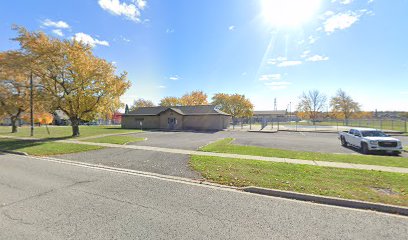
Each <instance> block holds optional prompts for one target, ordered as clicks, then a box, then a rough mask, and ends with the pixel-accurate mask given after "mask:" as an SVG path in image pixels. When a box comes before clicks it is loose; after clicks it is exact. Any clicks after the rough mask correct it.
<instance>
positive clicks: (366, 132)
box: [361, 131, 387, 137]
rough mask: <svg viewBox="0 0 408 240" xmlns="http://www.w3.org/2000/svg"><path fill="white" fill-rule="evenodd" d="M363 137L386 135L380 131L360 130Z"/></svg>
mask: <svg viewBox="0 0 408 240" xmlns="http://www.w3.org/2000/svg"><path fill="white" fill-rule="evenodd" d="M361 134H362V135H363V137H387V135H386V134H385V133H383V132H381V131H362V132H361Z"/></svg>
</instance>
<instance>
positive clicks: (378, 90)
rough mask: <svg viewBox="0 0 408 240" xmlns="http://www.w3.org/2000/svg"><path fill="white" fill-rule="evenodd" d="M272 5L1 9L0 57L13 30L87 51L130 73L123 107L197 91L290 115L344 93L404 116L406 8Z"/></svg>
mask: <svg viewBox="0 0 408 240" xmlns="http://www.w3.org/2000/svg"><path fill="white" fill-rule="evenodd" d="M270 1H271V2H269V3H268V2H267V1H265V0H259V1H257V0H253V1H247V0H223V1H219V0H206V1H198V0H197V1H192V0H172V1H166V0H161V1H159V0H146V1H143V0H99V1H98V0H94V1H93V0H70V1H55V0H36V1H28V0H27V1H20V0H15V1H2V2H1V3H0V34H1V41H0V50H8V49H14V48H17V47H18V45H17V44H16V43H14V42H13V41H11V40H10V39H11V38H13V37H14V36H15V32H14V31H12V30H11V25H12V24H18V25H22V26H25V27H27V28H28V29H29V30H41V31H44V32H46V33H48V34H50V35H52V36H54V37H59V38H72V37H75V38H77V39H79V40H82V41H85V42H87V43H89V44H92V45H94V52H95V54H96V55H98V56H100V57H102V58H106V59H107V60H109V61H112V62H114V63H115V64H116V66H117V68H118V71H124V70H125V71H127V72H128V73H129V75H128V76H129V79H130V80H131V82H132V87H131V89H129V91H128V92H127V93H126V95H125V96H123V98H122V100H123V101H124V102H126V103H129V104H130V103H132V102H133V100H134V99H135V98H145V99H151V100H153V101H154V102H156V103H158V102H159V100H160V99H161V98H162V97H165V96H181V95H182V94H183V93H185V92H187V91H192V90H197V89H199V90H203V91H205V92H206V93H208V95H209V96H210V97H211V96H212V95H213V94H215V93H218V92H225V93H240V94H245V95H246V96H247V97H249V98H250V99H251V101H252V102H253V103H254V104H255V109H258V110H266V109H272V108H273V101H274V98H276V99H277V103H278V108H279V109H286V108H287V106H288V104H289V103H290V102H291V103H292V109H294V108H295V107H294V106H295V105H296V102H297V99H298V96H299V95H300V94H301V93H302V92H303V91H307V90H309V89H318V90H320V91H322V92H324V93H325V94H327V96H328V97H330V96H332V95H333V94H334V93H335V92H336V90H337V89H339V88H342V89H343V90H345V91H346V92H348V93H349V94H350V95H351V96H352V97H353V98H354V99H355V100H357V101H359V102H360V103H361V104H362V107H363V109H364V110H374V109H378V110H405V111H407V110H408V57H407V56H408V24H407V23H408V0H393V1H385V0H327V1H323V0H321V1H320V0H308V1H302V0H286V1H283V0H282V1H280V0H270ZM282 2H289V4H282ZM304 2H308V3H307V4H305V3H304ZM275 10H276V11H275Z"/></svg>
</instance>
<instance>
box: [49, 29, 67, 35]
mask: <svg viewBox="0 0 408 240" xmlns="http://www.w3.org/2000/svg"><path fill="white" fill-rule="evenodd" d="M52 32H53V33H54V34H55V35H58V36H60V37H63V36H64V33H63V32H62V30H61V29H54V30H52Z"/></svg>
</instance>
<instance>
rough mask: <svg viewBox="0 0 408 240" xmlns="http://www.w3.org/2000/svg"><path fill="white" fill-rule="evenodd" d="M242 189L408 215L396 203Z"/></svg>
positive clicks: (254, 188) (275, 195)
mask: <svg viewBox="0 0 408 240" xmlns="http://www.w3.org/2000/svg"><path fill="white" fill-rule="evenodd" d="M242 190H243V191H244V192H249V193H255V194H261V195H267V196H273V197H281V198H289V199H295V200H301V201H306V202H315V203H320V204H326V205H334V206H340V207H348V208H356V209H363V210H374V211H377V212H383V213H391V214H398V215H403V216H408V208H406V207H400V206H395V205H386V204H380V203H370V202H364V201H358V200H349V199H342V198H335V197H325V196H318V195H312V194H303V193H296V192H290V191H282V190H275V189H269V188H259V187H253V186H251V187H245V188H242Z"/></svg>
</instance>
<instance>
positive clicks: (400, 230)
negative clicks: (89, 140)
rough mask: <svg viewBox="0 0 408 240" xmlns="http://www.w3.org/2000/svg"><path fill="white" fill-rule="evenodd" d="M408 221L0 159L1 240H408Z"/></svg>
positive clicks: (23, 159) (27, 160) (8, 157)
mask: <svg viewBox="0 0 408 240" xmlns="http://www.w3.org/2000/svg"><path fill="white" fill-rule="evenodd" d="M406 236H408V218H406V217H401V216H395V215H387V214H382V213H376V212H371V211H361V210H354V209H347V208H340V207H332V206H325V205H319V204H314V203H305V202H298V201H293V200H286V199H279V198H273V197H265V196H258V195H252V194H249V193H242V192H239V191H235V190H227V189H224V188H215V187H209V186H203V185H199V184H189V183H183V182H177V181H169V180H164V179H160V178H152V177H148V176H141V175H139V176H138V175H136V176H135V175H128V174H122V173H117V172H110V171H105V170H99V169H91V168H85V167H79V166H70V165H65V164H60V163H53V162H48V161H42V160H36V159H30V158H27V157H22V156H11V155H0V239H405V238H406Z"/></svg>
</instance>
